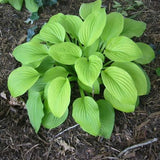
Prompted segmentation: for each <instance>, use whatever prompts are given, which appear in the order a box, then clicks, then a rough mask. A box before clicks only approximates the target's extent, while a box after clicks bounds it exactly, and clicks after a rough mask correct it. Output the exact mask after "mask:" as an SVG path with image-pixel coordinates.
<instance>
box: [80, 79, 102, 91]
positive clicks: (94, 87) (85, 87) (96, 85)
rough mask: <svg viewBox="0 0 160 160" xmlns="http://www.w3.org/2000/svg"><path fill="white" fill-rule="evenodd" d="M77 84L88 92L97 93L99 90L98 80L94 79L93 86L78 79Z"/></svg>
mask: <svg viewBox="0 0 160 160" xmlns="http://www.w3.org/2000/svg"><path fill="white" fill-rule="evenodd" d="M78 84H79V86H80V87H81V88H82V89H83V90H84V91H86V92H88V93H92V94H99V92H100V85H99V82H98V80H96V81H95V82H94V83H93V87H89V86H86V85H85V84H83V83H82V82H81V81H80V80H78Z"/></svg>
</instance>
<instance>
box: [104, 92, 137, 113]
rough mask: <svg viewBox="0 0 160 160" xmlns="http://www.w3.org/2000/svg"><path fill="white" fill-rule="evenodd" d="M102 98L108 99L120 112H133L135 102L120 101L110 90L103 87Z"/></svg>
mask: <svg viewBox="0 0 160 160" xmlns="http://www.w3.org/2000/svg"><path fill="white" fill-rule="evenodd" d="M104 98H105V99H106V100H107V101H109V102H110V103H111V104H112V106H113V107H114V108H115V109H117V110H119V111H122V112H133V111H134V110H135V106H136V104H134V105H133V104H126V103H122V102H120V101H119V100H118V99H116V98H115V97H114V96H113V95H111V94H110V92H109V91H108V90H107V89H105V90H104Z"/></svg>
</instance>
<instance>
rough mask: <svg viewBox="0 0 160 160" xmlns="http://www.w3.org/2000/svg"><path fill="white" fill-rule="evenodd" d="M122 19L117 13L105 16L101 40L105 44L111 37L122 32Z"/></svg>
mask: <svg viewBox="0 0 160 160" xmlns="http://www.w3.org/2000/svg"><path fill="white" fill-rule="evenodd" d="M123 25H124V18H123V16H122V15H121V14H120V13H118V12H112V13H110V14H108V15H107V20H106V25H105V27H104V30H103V33H102V35H101V38H102V40H103V41H105V42H107V41H108V40H110V39H111V38H113V37H116V36H119V35H120V33H121V32H122V30H123Z"/></svg>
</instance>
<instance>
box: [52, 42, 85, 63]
mask: <svg viewBox="0 0 160 160" xmlns="http://www.w3.org/2000/svg"><path fill="white" fill-rule="evenodd" d="M49 55H50V56H51V57H52V58H53V59H54V60H56V61H57V62H59V63H62V64H67V65H72V64H74V63H75V61H76V60H77V59H79V58H80V57H81V55H82V51H81V49H80V48H79V47H78V46H77V45H75V44H73V43H71V42H64V43H58V44H55V45H53V46H51V47H50V49H49Z"/></svg>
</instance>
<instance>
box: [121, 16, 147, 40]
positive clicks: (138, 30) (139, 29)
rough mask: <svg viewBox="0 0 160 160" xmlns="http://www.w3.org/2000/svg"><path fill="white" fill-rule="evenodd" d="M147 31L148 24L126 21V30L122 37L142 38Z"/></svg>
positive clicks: (127, 19)
mask: <svg viewBox="0 0 160 160" xmlns="http://www.w3.org/2000/svg"><path fill="white" fill-rule="evenodd" d="M145 29H146V24H145V23H144V22H141V21H136V20H133V19H130V18H125V19H124V28H123V31H122V33H121V35H122V36H126V37H129V38H132V37H140V36H141V35H142V34H143V32H144V31H145Z"/></svg>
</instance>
